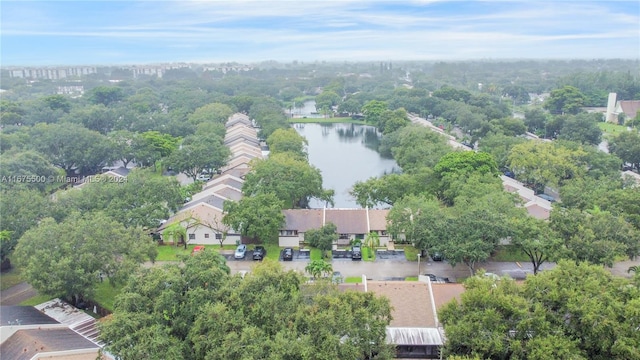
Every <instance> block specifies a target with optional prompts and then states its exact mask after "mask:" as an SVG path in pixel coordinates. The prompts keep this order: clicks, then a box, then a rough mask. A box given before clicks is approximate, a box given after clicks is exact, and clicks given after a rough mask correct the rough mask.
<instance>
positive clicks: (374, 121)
mask: <svg viewBox="0 0 640 360" xmlns="http://www.w3.org/2000/svg"><path fill="white" fill-rule="evenodd" d="M387 110H388V107H387V103H386V102H384V101H379V100H371V101H369V102H367V103H366V104H364V105H363V106H362V114H363V115H364V116H365V121H366V122H367V123H369V124H371V125H373V126H378V124H379V122H380V119H381V117H382V114H383V113H384V112H385V111H387Z"/></svg>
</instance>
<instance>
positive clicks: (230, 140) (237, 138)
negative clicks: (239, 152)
mask: <svg viewBox="0 0 640 360" xmlns="http://www.w3.org/2000/svg"><path fill="white" fill-rule="evenodd" d="M236 143H245V144H254V145H257V146H260V141H258V139H256V137H255V136H251V135H248V134H242V133H241V134H235V135H232V136H229V137H225V139H224V144H225V145H227V146H231V145H233V144H236Z"/></svg>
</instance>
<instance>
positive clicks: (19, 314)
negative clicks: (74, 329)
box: [0, 306, 59, 326]
mask: <svg viewBox="0 0 640 360" xmlns="http://www.w3.org/2000/svg"><path fill="white" fill-rule="evenodd" d="M9 322H11V323H12V324H16V325H18V324H19V325H45V324H59V322H58V321H56V320H55V319H53V318H51V317H49V316H48V315H46V314H44V313H43V312H41V311H40V310H38V309H36V308H34V307H33V306H0V326H7V325H9Z"/></svg>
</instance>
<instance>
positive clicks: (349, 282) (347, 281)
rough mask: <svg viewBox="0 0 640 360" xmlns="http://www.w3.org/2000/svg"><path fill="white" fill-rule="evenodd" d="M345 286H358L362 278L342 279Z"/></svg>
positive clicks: (350, 277)
mask: <svg viewBox="0 0 640 360" xmlns="http://www.w3.org/2000/svg"><path fill="white" fill-rule="evenodd" d="M344 282H345V283H347V284H360V283H361V282H362V276H349V277H347V278H346V279H344Z"/></svg>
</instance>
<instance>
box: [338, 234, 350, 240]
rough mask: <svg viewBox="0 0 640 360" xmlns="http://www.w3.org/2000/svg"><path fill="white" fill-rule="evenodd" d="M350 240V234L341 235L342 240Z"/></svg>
mask: <svg viewBox="0 0 640 360" xmlns="http://www.w3.org/2000/svg"><path fill="white" fill-rule="evenodd" d="M348 238H349V234H340V239H341V240H344V239H348Z"/></svg>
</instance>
